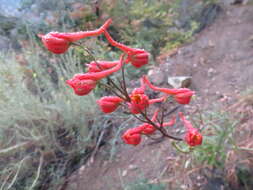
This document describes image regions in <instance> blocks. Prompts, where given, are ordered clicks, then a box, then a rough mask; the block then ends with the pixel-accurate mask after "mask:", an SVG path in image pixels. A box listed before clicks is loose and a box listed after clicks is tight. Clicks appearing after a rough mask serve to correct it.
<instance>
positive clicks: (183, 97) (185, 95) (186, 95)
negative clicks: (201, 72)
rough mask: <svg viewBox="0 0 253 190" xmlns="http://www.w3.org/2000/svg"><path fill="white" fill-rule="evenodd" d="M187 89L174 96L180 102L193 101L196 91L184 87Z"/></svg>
mask: <svg viewBox="0 0 253 190" xmlns="http://www.w3.org/2000/svg"><path fill="white" fill-rule="evenodd" d="M182 89H185V92H180V93H177V94H176V95H175V96H174V98H175V100H176V101H177V102H178V103H179V104H189V103H190V101H191V97H192V95H194V92H193V91H191V90H189V89H188V88H182Z"/></svg>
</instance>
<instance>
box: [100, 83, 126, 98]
mask: <svg viewBox="0 0 253 190" xmlns="http://www.w3.org/2000/svg"><path fill="white" fill-rule="evenodd" d="M99 84H101V85H103V86H104V87H105V88H107V89H109V90H110V91H111V92H112V93H114V94H115V95H116V96H118V97H120V98H121V99H123V100H125V101H126V98H125V97H123V96H121V95H120V94H119V93H118V92H116V91H115V90H113V88H112V87H111V86H110V85H107V84H104V83H99Z"/></svg>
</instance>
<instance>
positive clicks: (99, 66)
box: [87, 61, 119, 73]
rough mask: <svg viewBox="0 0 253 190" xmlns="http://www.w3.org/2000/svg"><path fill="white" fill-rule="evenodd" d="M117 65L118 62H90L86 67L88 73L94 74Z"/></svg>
mask: <svg viewBox="0 0 253 190" xmlns="http://www.w3.org/2000/svg"><path fill="white" fill-rule="evenodd" d="M118 64H119V61H97V62H94V61H92V62H91V63H89V64H88V65H87V66H88V72H89V73H96V72H100V71H103V70H107V69H111V68H112V67H114V66H116V65H118Z"/></svg>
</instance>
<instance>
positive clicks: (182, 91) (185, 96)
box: [143, 76, 194, 104]
mask: <svg viewBox="0 0 253 190" xmlns="http://www.w3.org/2000/svg"><path fill="white" fill-rule="evenodd" d="M143 80H144V82H145V83H146V84H147V85H148V86H149V87H150V88H151V89H153V90H155V91H160V92H164V93H166V94H169V95H173V96H174V98H175V100H176V101H177V102H178V103H179V104H189V103H190V101H191V97H192V95H193V94H194V91H192V90H190V89H188V88H178V89H169V88H160V87H156V86H154V85H152V84H151V83H150V82H149V80H148V79H147V77H146V76H143Z"/></svg>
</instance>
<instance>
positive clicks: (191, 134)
mask: <svg viewBox="0 0 253 190" xmlns="http://www.w3.org/2000/svg"><path fill="white" fill-rule="evenodd" d="M202 139H203V137H202V135H201V134H200V133H199V131H198V130H197V129H195V128H191V129H188V131H187V132H186V134H185V137H184V140H185V142H186V143H187V144H188V145H189V146H198V145H201V144H202Z"/></svg>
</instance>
